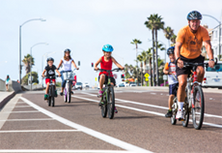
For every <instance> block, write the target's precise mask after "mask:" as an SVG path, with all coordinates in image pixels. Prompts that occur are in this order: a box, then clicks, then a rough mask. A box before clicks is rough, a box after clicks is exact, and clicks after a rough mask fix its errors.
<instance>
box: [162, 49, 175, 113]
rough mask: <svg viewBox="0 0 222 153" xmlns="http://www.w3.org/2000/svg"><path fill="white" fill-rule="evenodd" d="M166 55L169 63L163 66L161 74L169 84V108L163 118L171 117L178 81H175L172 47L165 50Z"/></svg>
mask: <svg viewBox="0 0 222 153" xmlns="http://www.w3.org/2000/svg"><path fill="white" fill-rule="evenodd" d="M167 55H168V56H169V58H170V62H169V63H166V64H165V67H164V69H163V73H165V74H166V75H168V84H169V99H168V106H169V110H168V111H167V113H166V115H165V117H172V105H173V99H174V97H175V96H176V94H177V86H178V81H177V77H176V65H175V56H174V46H173V47H170V48H168V49H167Z"/></svg>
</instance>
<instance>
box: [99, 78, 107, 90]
mask: <svg viewBox="0 0 222 153" xmlns="http://www.w3.org/2000/svg"><path fill="white" fill-rule="evenodd" d="M105 78H106V76H105V74H101V75H100V80H99V85H100V86H99V87H100V90H102V89H103V84H104V82H105Z"/></svg>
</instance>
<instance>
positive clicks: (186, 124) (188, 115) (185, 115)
mask: <svg viewBox="0 0 222 153" xmlns="http://www.w3.org/2000/svg"><path fill="white" fill-rule="evenodd" d="M186 95H188V92H187V90H186ZM183 106H184V118H185V121H182V125H183V127H187V126H188V124H189V118H190V111H189V108H188V107H189V101H188V98H187V97H186V98H185V102H184V105H183Z"/></svg>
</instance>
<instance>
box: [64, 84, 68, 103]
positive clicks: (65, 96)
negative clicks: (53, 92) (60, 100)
mask: <svg viewBox="0 0 222 153" xmlns="http://www.w3.org/2000/svg"><path fill="white" fill-rule="evenodd" d="M64 102H67V90H66V87H65V89H64Z"/></svg>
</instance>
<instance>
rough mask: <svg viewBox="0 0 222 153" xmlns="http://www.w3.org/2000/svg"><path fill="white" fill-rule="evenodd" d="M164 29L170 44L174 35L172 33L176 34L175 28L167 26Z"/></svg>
mask: <svg viewBox="0 0 222 153" xmlns="http://www.w3.org/2000/svg"><path fill="white" fill-rule="evenodd" d="M163 31H164V33H165V37H166V39H168V43H169V46H170V40H171V37H172V35H174V33H173V29H171V27H166V28H164V29H163Z"/></svg>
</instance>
